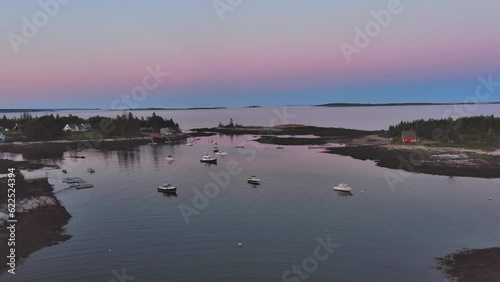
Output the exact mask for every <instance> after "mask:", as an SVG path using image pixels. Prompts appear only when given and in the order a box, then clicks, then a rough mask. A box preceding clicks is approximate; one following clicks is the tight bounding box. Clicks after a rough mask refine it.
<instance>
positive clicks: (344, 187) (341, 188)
mask: <svg viewBox="0 0 500 282" xmlns="http://www.w3.org/2000/svg"><path fill="white" fill-rule="evenodd" d="M333 190H335V191H339V192H344V193H351V192H352V188H351V187H349V186H348V185H347V184H344V183H340V184H339V185H337V186H334V187H333Z"/></svg>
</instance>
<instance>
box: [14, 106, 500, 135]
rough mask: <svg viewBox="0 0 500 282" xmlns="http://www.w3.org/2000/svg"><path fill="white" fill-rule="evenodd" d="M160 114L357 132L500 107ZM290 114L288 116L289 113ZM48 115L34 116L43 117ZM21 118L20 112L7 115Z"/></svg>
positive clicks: (192, 123) (186, 125) (184, 121)
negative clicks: (335, 128) (338, 128)
mask: <svg viewBox="0 0 500 282" xmlns="http://www.w3.org/2000/svg"><path fill="white" fill-rule="evenodd" d="M133 112H134V114H135V115H137V116H139V117H141V116H150V115H151V114H152V113H153V111H133ZM155 112H156V114H157V115H161V116H163V117H166V118H173V119H174V120H175V121H176V122H178V123H179V124H180V125H181V127H182V128H183V129H191V128H197V127H213V126H216V125H217V124H218V123H219V122H223V123H227V122H229V118H233V119H234V121H235V122H238V123H242V124H243V125H262V126H269V125H278V124H283V123H299V124H307V125H316V126H332V127H345V128H353V129H365V130H379V129H387V128H389V126H390V125H393V124H397V123H399V122H400V121H402V120H415V119H420V118H425V119H428V118H448V117H459V116H467V115H496V116H498V115H500V104H497V105H495V104H482V105H476V106H473V105H469V106H463V105H459V106H412V107H352V108H327V107H286V109H285V108H283V107H276V108H244V109H235V108H233V109H218V110H169V111H155ZM56 113H59V114H60V115H68V114H70V113H71V114H73V115H78V116H80V117H84V118H88V117H90V116H95V115H101V116H107V117H114V116H116V115H118V114H121V112H120V111H72V112H69V111H60V112H54V113H53V114H54V115H55V114H56ZM284 113H287V114H288V115H287V116H286V118H284V117H285V114H284ZM43 114H44V113H33V115H43ZM7 116H19V113H15V114H7Z"/></svg>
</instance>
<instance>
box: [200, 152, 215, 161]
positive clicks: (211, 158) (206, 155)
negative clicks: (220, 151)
mask: <svg viewBox="0 0 500 282" xmlns="http://www.w3.org/2000/svg"><path fill="white" fill-rule="evenodd" d="M200 162H202V163H207V164H216V163H217V159H216V158H213V157H212V156H210V154H207V153H205V154H204V155H203V158H201V160H200Z"/></svg>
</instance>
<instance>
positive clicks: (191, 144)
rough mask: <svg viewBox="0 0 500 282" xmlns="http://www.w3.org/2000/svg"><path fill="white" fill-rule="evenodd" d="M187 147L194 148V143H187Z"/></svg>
mask: <svg viewBox="0 0 500 282" xmlns="http://www.w3.org/2000/svg"><path fill="white" fill-rule="evenodd" d="M186 146H194V144H193V143H191V142H187V143H186Z"/></svg>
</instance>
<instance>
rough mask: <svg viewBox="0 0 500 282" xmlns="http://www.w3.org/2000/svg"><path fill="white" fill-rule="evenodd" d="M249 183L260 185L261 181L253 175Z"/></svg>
mask: <svg viewBox="0 0 500 282" xmlns="http://www.w3.org/2000/svg"><path fill="white" fill-rule="evenodd" d="M248 183H250V184H255V185H260V179H259V178H257V176H255V175H252V176H250V178H248Z"/></svg>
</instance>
